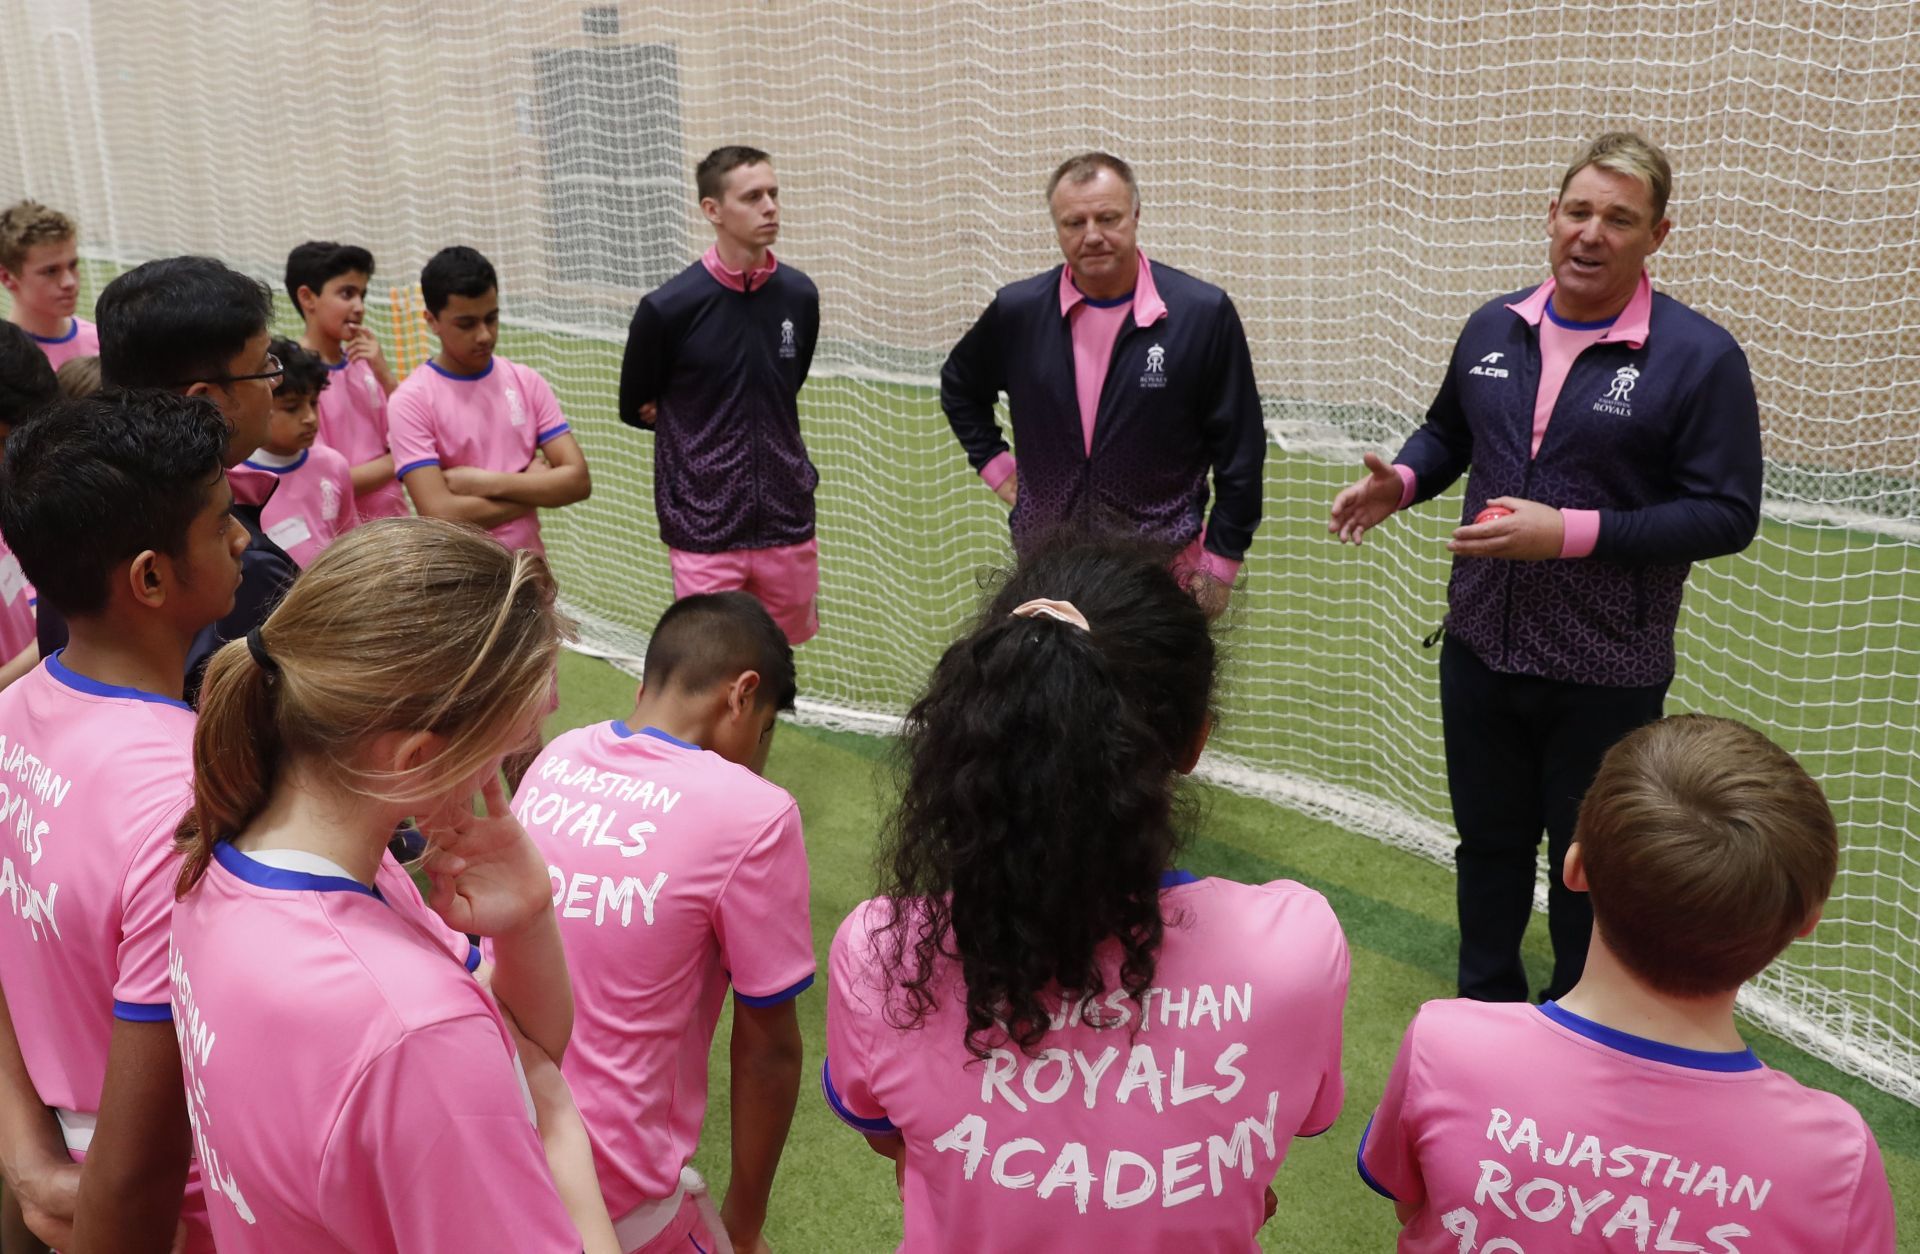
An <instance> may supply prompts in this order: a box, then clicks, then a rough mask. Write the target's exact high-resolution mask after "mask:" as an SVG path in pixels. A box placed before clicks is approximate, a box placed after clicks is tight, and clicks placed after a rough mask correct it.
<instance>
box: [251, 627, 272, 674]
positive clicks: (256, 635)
mask: <svg viewBox="0 0 1920 1254" xmlns="http://www.w3.org/2000/svg"><path fill="white" fill-rule="evenodd" d="M247 652H248V653H251V654H252V655H253V661H254V665H256V666H258V667H259V668H260V669H261V670H263V671H265V672H266V674H267V681H268V682H269V683H271V682H272V681H274V680H276V679H278V678H280V663H278V662H276V661H274V660H273V655H272V654H270V653H268V652H267V642H266V641H265V640H263V639H261V638H260V629H259V628H258V627H255V628H253V629H252V630H251V631H249V632H247Z"/></svg>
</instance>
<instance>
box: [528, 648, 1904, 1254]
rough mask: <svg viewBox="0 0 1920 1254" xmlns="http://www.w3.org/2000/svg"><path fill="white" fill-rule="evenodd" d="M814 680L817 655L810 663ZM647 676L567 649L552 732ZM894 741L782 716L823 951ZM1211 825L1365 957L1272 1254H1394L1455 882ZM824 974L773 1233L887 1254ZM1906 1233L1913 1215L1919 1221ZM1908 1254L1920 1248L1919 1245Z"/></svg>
mask: <svg viewBox="0 0 1920 1254" xmlns="http://www.w3.org/2000/svg"><path fill="white" fill-rule="evenodd" d="M800 661H801V666H802V680H803V683H804V680H805V674H806V667H807V665H808V654H807V652H806V651H805V650H803V651H802V652H801V656H800ZM633 690H634V681H633V680H632V678H631V677H629V676H627V675H625V674H622V673H620V672H619V671H616V670H614V669H613V668H612V667H610V666H608V665H606V664H605V663H603V662H598V661H595V660H592V659H589V658H585V657H580V656H578V655H568V656H567V657H566V658H565V659H564V660H563V663H562V666H561V679H560V693H561V704H560V709H559V711H558V712H557V713H556V714H555V715H554V716H553V719H552V721H551V722H550V723H549V725H548V731H549V734H552V733H553V732H556V731H558V730H560V729H562V728H566V727H571V726H576V725H578V724H581V723H587V722H593V721H597V720H600V719H607V718H618V717H624V716H625V715H626V714H628V713H629V712H631V709H632V704H633ZM886 750H887V745H886V742H884V741H882V740H880V739H877V738H874V737H869V736H858V735H852V734H848V733H844V732H831V731H823V730H820V729H817V728H810V727H802V726H795V725H793V724H790V723H783V724H782V725H781V727H780V729H779V732H778V733H777V735H776V736H775V739H774V747H773V754H772V757H771V760H770V761H769V763H768V767H767V774H768V776H769V777H770V778H772V779H773V780H774V781H775V782H776V783H778V784H780V785H781V786H782V787H784V788H786V789H787V790H788V791H790V792H791V793H793V795H794V796H795V798H797V799H798V801H799V803H800V809H801V813H802V814H803V816H804V818H805V822H806V839H807V856H808V865H809V868H810V872H811V877H812V902H813V905H812V909H813V932H814V943H815V953H816V956H817V957H818V958H819V959H820V961H821V964H822V968H823V971H824V964H825V959H826V953H827V946H828V944H829V942H830V941H831V940H832V938H833V933H834V929H835V928H837V927H838V926H839V923H840V920H841V919H842V918H844V917H845V916H846V914H847V912H848V911H849V910H851V909H852V908H853V906H854V905H856V904H857V903H858V902H860V901H861V900H863V899H865V898H866V897H868V896H871V895H872V893H873V889H874V884H875V879H874V870H873V865H872V856H873V844H874V838H875V834H876V833H877V832H878V830H879V827H880V823H881V820H882V817H883V815H884V813H885V808H886V804H887V797H888V792H889V787H890V785H889V777H888V775H887V772H886V767H885V754H886ZM1203 791H1204V805H1203V808H1202V814H1203V818H1202V821H1201V824H1200V830H1199V833H1198V835H1197V837H1196V838H1195V840H1194V841H1193V843H1192V845H1191V846H1190V847H1189V849H1188V851H1187V855H1186V857H1185V858H1184V865H1185V866H1186V867H1187V869H1189V870H1191V871H1194V872H1195V873H1197V874H1201V875H1221V876H1227V877H1229V878H1233V879H1238V880H1244V881H1248V882H1256V883H1257V882H1263V881H1266V880H1271V879H1276V878H1287V879H1295V880H1299V881H1301V882H1302V883H1305V884H1308V885H1310V886H1311V887H1313V888H1315V889H1318V890H1319V891H1320V892H1322V893H1324V894H1326V896H1327V898H1328V900H1329V901H1330V902H1332V904H1333V908H1334V911H1335V913H1336V914H1338V915H1339V917H1340V921H1341V925H1342V926H1343V928H1344V929H1345V930H1346V934H1347V940H1348V943H1349V945H1350V946H1351V949H1352V954H1353V975H1352V984H1351V989H1350V993H1349V998H1348V1002H1347V1017H1346V1048H1345V1055H1344V1062H1345V1070H1346V1078H1347V1105H1346V1110H1345V1112H1344V1113H1343V1114H1342V1115H1341V1117H1340V1121H1339V1122H1338V1123H1337V1124H1336V1125H1335V1126H1334V1128H1333V1130H1332V1131H1331V1132H1329V1133H1327V1134H1326V1135H1325V1136H1322V1137H1319V1138H1316V1139H1313V1140H1305V1141H1296V1142H1294V1144H1293V1147H1292V1150H1291V1151H1290V1152H1289V1154H1288V1156H1287V1161H1286V1164H1285V1165H1284V1166H1283V1167H1282V1169H1281V1171H1280V1176H1279V1179H1278V1180H1277V1181H1276V1183H1275V1191H1276V1192H1277V1193H1278V1194H1279V1197H1280V1210H1279V1213H1278V1214H1277V1215H1276V1216H1275V1217H1274V1220H1273V1222H1272V1223H1270V1224H1269V1225H1268V1226H1267V1228H1266V1229H1265V1231H1264V1232H1263V1233H1262V1244H1263V1248H1266V1249H1270V1250H1301V1251H1307V1250H1312V1251H1317V1252H1320V1254H1345V1252H1346V1251H1354V1252H1355V1254H1358V1252H1360V1251H1369V1252H1375V1254H1377V1252H1378V1251H1381V1250H1387V1249H1391V1248H1392V1241H1393V1234H1394V1232H1395V1230H1396V1225H1395V1223H1394V1218H1393V1207H1392V1206H1391V1205H1390V1204H1388V1203H1387V1202H1386V1201H1384V1200H1383V1199H1381V1198H1380V1197H1378V1196H1376V1195H1375V1194H1374V1193H1372V1192H1371V1191H1369V1190H1368V1189H1367V1188H1366V1186H1365V1185H1363V1184H1362V1183H1361V1182H1360V1179H1359V1177H1358V1176H1357V1175H1356V1174H1355V1172H1354V1167H1353V1160H1354V1151H1355V1149H1356V1144H1357V1141H1358V1139H1359V1135H1360V1130H1361V1128H1363V1127H1364V1126H1365V1124H1366V1119H1367V1115H1368V1114H1369V1113H1370V1112H1371V1110H1372V1109H1373V1105H1374V1103H1375V1102H1376V1101H1378V1099H1379V1096H1380V1090H1381V1087H1382V1086H1383V1085H1384V1083H1385V1081H1386V1075H1387V1070H1388V1068H1389V1066H1390V1065H1391V1064H1392V1062H1393V1055H1394V1051H1395V1050H1396V1048H1397V1047H1398V1045H1399V1042H1400V1034H1401V1032H1402V1031H1403V1030H1404V1029H1405V1027H1406V1024H1407V1021H1408V1020H1409V1019H1410V1018H1411V1017H1412V1016H1413V1012H1414V1011H1415V1010H1416V1009H1417V1008H1418V1007H1419V1005H1420V1003H1422V1002H1423V1001H1427V1000H1429V999H1432V998H1436V997H1446V996H1450V995H1451V993H1452V991H1453V960H1454V946H1455V939H1456V938H1455V932H1454V924H1453V877H1452V875H1451V874H1449V873H1448V872H1447V871H1446V870H1445V869H1444V868H1441V867H1437V866H1434V865H1432V864H1430V863H1427V862H1424V861H1421V860H1419V859H1416V858H1411V857H1408V856H1407V855H1405V854H1403V853H1400V852H1397V851H1395V850H1393V849H1389V848H1387V847H1386V846H1383V845H1381V844H1379V843H1377V842H1375V841H1373V840H1370V839H1367V838H1365V837H1362V836H1356V835H1353V834H1352V833H1350V832H1346V831H1343V830H1341V829H1340V828H1338V827H1335V826H1333V825H1332V824H1329V823H1323V822H1319V821H1316V820H1313V819H1309V818H1305V817H1302V816H1300V815H1298V814H1295V813H1293V812H1291V811H1288V810H1284V809H1279V808H1276V807H1274V806H1272V805H1270V804H1268V803H1266V802H1262V801H1257V800H1253V799H1250V798H1247V797H1241V796H1237V795H1234V794H1232V793H1229V792H1225V791H1223V790H1220V789H1217V788H1205V789H1203ZM1544 933H1545V929H1544V927H1541V926H1535V927H1534V928H1533V929H1532V930H1531V932H1530V933H1529V937H1528V945H1527V957H1528V962H1529V964H1530V965H1531V966H1532V968H1533V969H1534V970H1536V971H1541V970H1544V969H1545V967H1546V963H1547V952H1546V949H1545V944H1544V939H1543V937H1544ZM825 993H826V990H825V987H824V975H823V976H822V982H821V983H818V984H816V985H815V986H814V987H813V988H812V989H810V990H809V991H808V992H806V993H804V994H802V996H801V998H800V1005H799V1008H800V1023H801V1029H802V1031H803V1033H804V1035H805V1038H806V1045H807V1061H806V1064H805V1069H804V1072H803V1080H802V1083H801V1088H800V1103H799V1109H798V1111H797V1112H796V1114H795V1116H794V1122H793V1132H792V1135H791V1137H790V1139H789V1140H788V1142H787V1152H786V1156H785V1158H784V1159H783V1160H782V1163H781V1168H780V1175H779V1178H778V1181H777V1182H776V1184H775V1187H774V1196H773V1205H772V1210H771V1213H770V1217H769V1221H768V1228H767V1236H768V1240H769V1241H770V1242H771V1244H772V1245H773V1247H774V1248H775V1249H777V1250H786V1251H816V1250H818V1251H833V1252H835V1254H841V1252H858V1251H869V1250H873V1251H883V1250H890V1249H892V1248H893V1245H894V1243H895V1242H896V1241H898V1240H899V1235H900V1206H899V1200H898V1198H897V1196H896V1195H895V1192H894V1183H893V1171H892V1166H891V1164H889V1163H887V1162H885V1161H884V1160H882V1159H880V1158H878V1157H876V1156H875V1155H874V1154H873V1153H872V1151H870V1150H869V1149H868V1148H867V1146H866V1143H865V1141H864V1140H863V1139H862V1138H861V1137H860V1136H859V1135H857V1134H856V1133H854V1132H853V1131H852V1130H851V1129H849V1128H847V1127H846V1126H845V1125H844V1124H842V1123H841V1122H840V1121H839V1120H838V1119H836V1118H835V1117H834V1116H833V1114H832V1113H831V1112H830V1111H829V1110H828V1109H827V1106H826V1103H825V1101H824V1100H822V1098H821V1096H820V1090H819V1086H818V1084H817V1076H818V1072H819V1065H820V1058H821V1056H822V1054H823V1052H824V1051H825V1041H826V1027H825V1019H824V1016H825V1009H826V995H825ZM728 1030H729V1021H728V1019H727V1018H726V1017H725V1016H723V1017H722V1019H721V1024H720V1029H719V1032H718V1034H717V1036H716V1038H715V1047H714V1051H713V1060H712V1067H713V1071H712V1075H713V1084H712V1091H711V1094H710V1097H709V1101H708V1107H707V1110H708V1114H707V1123H706V1129H705V1132H704V1134H703V1139H702V1144H701V1150H700V1154H699V1157H698V1160H697V1165H698V1166H699V1168H700V1170H701V1171H702V1172H703V1173H705V1175H706V1176H707V1179H708V1181H709V1182H710V1183H711V1184H712V1186H713V1188H714V1191H715V1193H716V1195H719V1194H723V1193H724V1191H725V1187H726V1178H727V1167H728V1158H727V1149H726V1146H727V1116H726V1111H727V1051H726V1041H727V1032H728ZM1748 1040H1749V1042H1750V1043H1751V1044H1752V1045H1753V1047H1754V1049H1755V1050H1756V1051H1757V1052H1758V1053H1759V1055H1760V1056H1761V1057H1762V1058H1763V1059H1765V1060H1766V1061H1767V1063H1768V1064H1769V1065H1771V1066H1774V1067H1778V1068H1780V1069H1782V1070H1784V1071H1787V1072H1788V1073H1790V1074H1792V1075H1794V1076H1795V1077H1797V1078H1798V1079H1800V1080H1801V1081H1803V1082H1804V1083H1807V1084H1812V1085H1816V1086H1818V1087H1820V1088H1825V1089H1831V1090H1833V1091H1834V1092H1836V1093H1839V1094H1841V1095H1842V1096H1843V1097H1845V1098H1846V1099H1847V1100H1848V1101H1850V1102H1852V1103H1853V1104H1854V1105H1855V1106H1857V1107H1859V1108H1860V1110H1861V1112H1862V1113H1863V1114H1864V1115H1865V1116H1866V1118H1867V1121H1868V1123H1870V1124H1871V1125H1872V1127H1873V1130H1874V1133H1875V1135H1876V1136H1877V1137H1878V1138H1879V1140H1880V1145H1881V1149H1882V1151H1883V1152H1884V1154H1885V1156H1886V1160H1887V1171H1888V1175H1889V1176H1890V1178H1891V1180H1892V1183H1893V1191H1894V1204H1895V1206H1896V1207H1897V1208H1898V1209H1899V1210H1900V1211H1901V1212H1902V1213H1903V1214H1905V1213H1907V1212H1908V1211H1909V1209H1910V1208H1912V1207H1915V1206H1920V1116H1917V1115H1916V1112H1915V1111H1914V1108H1913V1107H1912V1106H1909V1105H1907V1104H1906V1103H1904V1102H1901V1101H1899V1100H1897V1099H1895V1098H1892V1097H1889V1096H1888V1095H1887V1094H1885V1093H1882V1092H1881V1091H1880V1090H1878V1089H1875V1088H1873V1087H1871V1086H1869V1085H1867V1084H1864V1083H1862V1082H1860V1081H1858V1080H1855V1079H1853V1078H1852V1077H1850V1076H1846V1075H1842V1074H1841V1073H1839V1072H1837V1071H1835V1070H1834V1069H1833V1068H1832V1067H1830V1066H1827V1065H1826V1064H1825V1063H1822V1062H1819V1061H1817V1060H1815V1059H1812V1058H1810V1057H1808V1056H1807V1055H1805V1054H1803V1053H1802V1052H1800V1051H1799V1050H1797V1049H1795V1048H1793V1047H1792V1046H1790V1045H1787V1044H1785V1043H1784V1042H1782V1041H1779V1040H1776V1039H1774V1038H1772V1037H1770V1036H1768V1035H1766V1034H1765V1033H1760V1032H1755V1031H1752V1030H1749V1031H1748ZM1909 1226H1911V1224H1909ZM1902 1248H1903V1249H1906V1248H1916V1249H1920V1242H1915V1241H1913V1240H1912V1239H1911V1238H1909V1239H1908V1240H1906V1241H1904V1242H1903V1244H1902Z"/></svg>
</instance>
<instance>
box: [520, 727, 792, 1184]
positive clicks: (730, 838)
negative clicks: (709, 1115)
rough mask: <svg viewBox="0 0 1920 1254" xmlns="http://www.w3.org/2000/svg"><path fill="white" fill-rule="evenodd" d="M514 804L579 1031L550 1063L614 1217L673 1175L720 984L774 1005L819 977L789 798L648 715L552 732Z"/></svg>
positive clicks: (693, 1138)
mask: <svg viewBox="0 0 1920 1254" xmlns="http://www.w3.org/2000/svg"><path fill="white" fill-rule="evenodd" d="M513 813H514V816H515V817H516V818H518V819H519V820H520V822H521V824H522V826H524V827H525V828H526V829H527V833H528V835H530V836H531V837H532V838H533V841H534V843H535V844H536V845H538V846H539V847H540V849H541V851H542V852H543V853H544V854H545V855H546V858H547V874H548V876H549V877H550V878H551V879H552V881H553V905H554V909H555V911H556V912H557V913H558V914H559V917H560V937H561V941H562V942H563V943H564V945H565V946H566V951H567V969H568V971H569V972H570V973H571V974H572V976H573V989H574V1021H573V1040H572V1042H571V1043H570V1044H569V1045H568V1047H567V1055H566V1059H565V1061H564V1063H563V1064H562V1067H561V1070H562V1072H563V1074H564V1075H565V1076H566V1078H567V1083H568V1084H569V1085H571V1086H572V1088H573V1096H574V1100H575V1102H576V1103H578V1105H579V1107H580V1114H581V1117H582V1118H583V1119H584V1120H585V1121H586V1125H587V1133H588V1136H589V1138H590V1139H591V1140H592V1142H593V1157H594V1167H595V1169H596V1171H597V1173H598V1175H599V1177H600V1188H601V1191H602V1193H603V1194H604V1195H605V1197H606V1202H607V1208H608V1210H610V1211H611V1212H612V1213H613V1216H614V1217H615V1218H616V1219H618V1218H620V1217H621V1216H623V1215H625V1214H627V1213H628V1212H629V1211H631V1210H633V1209H634V1208H635V1207H636V1206H638V1205H640V1204H641V1203H643V1202H657V1201H660V1200H661V1199H663V1198H666V1197H668V1196H670V1195H671V1194H672V1193H673V1191H674V1190H675V1189H676V1188H678V1187H679V1183H680V1169H681V1168H682V1167H684V1166H686V1165H687V1164H688V1163H689V1162H690V1161H692V1159H693V1152H694V1148H695V1146H696V1145H697V1144H698V1143H699V1139H700V1121H701V1118H702V1116H703V1115H704V1114H705V1112H706V1104H707V1058H708V1055H709V1054H710V1052H711V1046H712V1043H713V1033H714V1026H715V1024H716V1022H717V1021H718V1019H719V1016H720V1009H721V1004H722V1002H723V1001H724V1000H725V997H726V993H727V987H728V985H729V984H731V985H732V987H733V991H734V996H735V997H736V998H737V999H738V1000H740V1001H742V1002H745V1003H747V1004H749V1005H755V1006H768V1005H777V1004H779V1003H780V1002H783V1001H787V1000H789V999H791V998H793V997H797V996H798V995H799V994H800V993H801V992H802V991H803V990H804V989H806V988H807V986H808V985H810V984H812V983H813V972H814V961H813V929H812V927H811V925H810V924H809V922H808V909H807V900H808V898H807V854H806V847H805V845H804V844H803V843H802V839H801V832H800V810H799V807H798V806H796V805H795V804H794V800H793V798H792V797H790V796H788V795H787V793H786V791H785V790H784V789H782V788H780V787H778V786H777V785H774V784H770V783H768V782H767V781H766V780H764V779H761V778H760V777H759V776H758V775H755V774H754V773H753V772H752V771H749V770H748V769H746V768H745V767H743V766H737V765H735V764H734V763H732V762H729V761H727V760H726V759H725V758H722V757H721V756H720V755H719V754H717V753H709V752H705V751H703V750H701V749H700V748H698V747H697V746H695V745H690V744H688V743H686V742H685V741H682V740H676V739H674V738H673V737H671V736H669V735H667V734H666V733H665V732H662V731H660V730H658V729H656V728H651V727H649V728H643V729H641V730H639V731H635V730H633V729H632V728H629V727H628V726H627V725H626V724H625V723H623V722H612V723H599V724H595V725H593V726H590V727H582V728H578V729H576V730H574V731H570V732H567V733H565V734H564V735H561V736H559V737H556V738H555V739H554V741H553V743H552V744H550V745H548V746H547V748H546V750H545V752H544V753H543V754H542V755H541V757H540V760H539V761H538V762H536V763H535V764H534V766H533V768H532V769H531V770H529V771H528V772H527V774H526V776H525V778H523V779H522V780H521V783H520V791H519V792H518V793H517V794H515V796H514V799H513Z"/></svg>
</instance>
